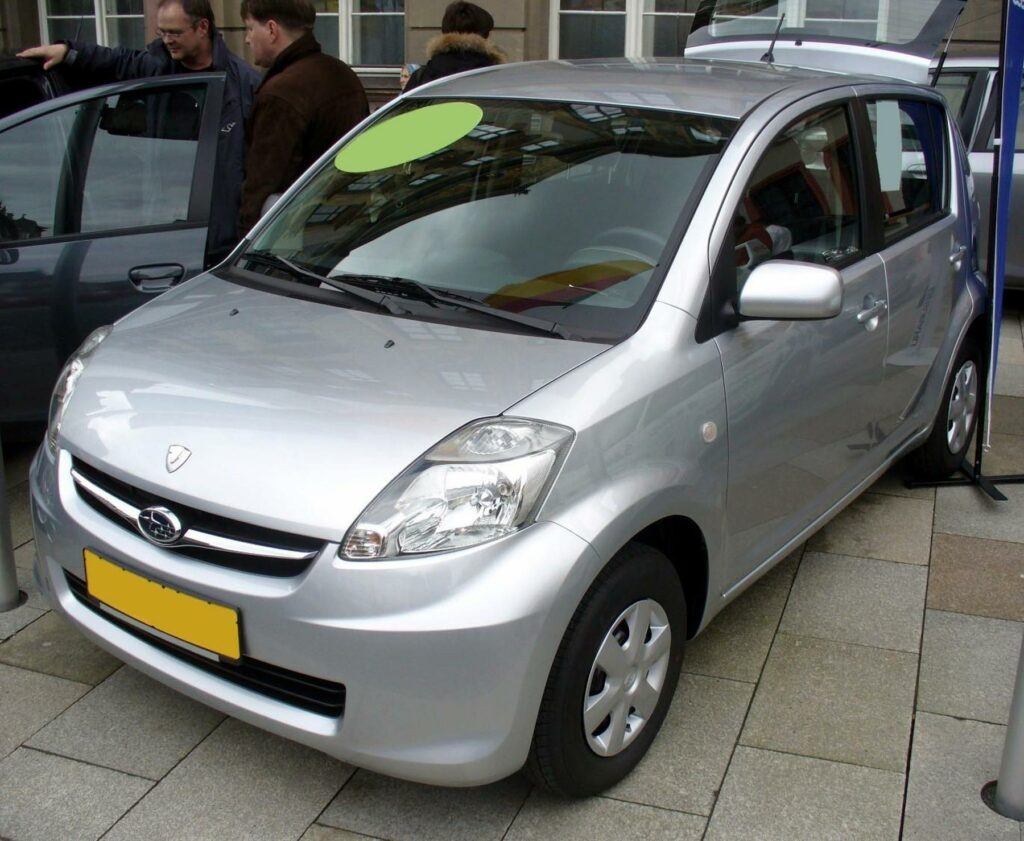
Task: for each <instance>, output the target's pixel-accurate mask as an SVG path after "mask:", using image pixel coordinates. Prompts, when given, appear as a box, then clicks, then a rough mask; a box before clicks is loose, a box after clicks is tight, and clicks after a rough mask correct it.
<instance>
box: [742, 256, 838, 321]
mask: <svg viewBox="0 0 1024 841" xmlns="http://www.w3.org/2000/svg"><path fill="white" fill-rule="evenodd" d="M842 309H843V278H842V275H840V274H839V272H837V271H836V270H835V269H832V268H829V267H828V266H819V265H815V264H814V263H798V262H796V261H793V260H770V261H769V262H767V263H762V264H761V265H760V266H758V267H757V268H756V269H754V270H753V271H752V272H751V273H750V277H748V278H747V281H746V283H744V284H743V291H742V292H740V305H739V310H740V315H742V316H743V317H744V318H771V319H775V320H779V321H791V320H792V321H797V320H805V319H819V318H834V317H835V316H837V315H839V313H840V312H841V311H842Z"/></svg>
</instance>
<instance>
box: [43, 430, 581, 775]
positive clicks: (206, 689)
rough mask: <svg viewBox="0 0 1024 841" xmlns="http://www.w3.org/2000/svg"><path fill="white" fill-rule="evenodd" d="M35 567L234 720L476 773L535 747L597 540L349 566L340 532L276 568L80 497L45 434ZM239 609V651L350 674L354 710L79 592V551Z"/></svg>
mask: <svg viewBox="0 0 1024 841" xmlns="http://www.w3.org/2000/svg"><path fill="white" fill-rule="evenodd" d="M31 499H32V512H33V527H34V530H35V534H36V547H37V561H36V569H35V574H36V578H37V581H38V584H39V586H40V589H41V590H42V591H43V592H44V593H45V594H46V595H47V596H48V598H49V599H50V601H51V603H52V604H53V605H54V607H55V608H56V609H57V610H59V611H60V612H61V613H63V614H64V615H65V616H66V617H67V618H68V619H69V620H70V621H71V622H72V623H73V624H74V625H76V626H77V627H78V628H79V629H80V630H81V631H82V632H83V633H84V634H85V635H86V636H87V637H89V638H90V639H92V640H93V641H94V642H96V643H97V644H98V645H99V646H101V647H102V648H104V649H106V650H107V651H110V652H111V653H113V654H114V655H116V656H117V657H119V658H120V659H122V660H124V661H125V662H127V663H129V664H131V665H132V666H134V667H135V668H137V669H139V670H140V671H142V672H144V673H146V674H148V675H150V676H152V677H154V678H156V679H157V680H159V681H161V682H163V683H165V684H167V685H169V686H171V687H173V688H175V689H177V690H179V691H181V692H183V693H184V694H186V695H189V696H191V697H193V698H196V699H198V700H199V701H202V702H203V703H206V704H209V705H210V706H212V707H216V708H217V709H220V710H222V711H224V712H226V713H228V714H230V715H232V716H235V717H236V718H239V719H241V720H243V721H247V722H249V723H251V724H254V725H256V726H258V727H262V728H264V729H266V730H269V731H271V732H273V733H277V734H279V735H281V736H284V737H286V738H289V739H292V740H294V741H297V742H301V743H303V744H306V745H309V746H311V747H314V748H317V749H319V750H322V751H324V752H325V753H328V754H330V755H332V756H335V757H337V758H339V759H342V760H345V761H347V762H351V763H352V764H355V765H358V766H361V767H365V768H369V769H371V770H374V771H379V772H381V773H385V774H389V775H392V776H396V777H403V778H406V779H411V780H416V781H419V782H426V783H432V784H438V785H478V784H483V783H488V782H492V781H494V780H497V779H501V778H503V777H505V776H507V775H509V774H511V773H513V772H515V771H516V770H518V769H519V768H520V767H521V766H522V764H523V762H524V761H525V759H526V756H527V753H528V750H529V746H530V741H531V738H532V735H533V727H534V722H535V720H536V715H537V709H538V707H539V704H540V698H541V695H542V693H543V691H544V686H545V683H546V681H547V676H548V672H549V670H550V666H551V662H552V660H553V659H554V655H555V652H556V650H557V648H558V645H559V642H560V641H561V637H562V635H563V633H564V631H565V628H566V627H567V625H568V623H569V620H570V619H571V617H572V614H573V612H574V611H575V609H576V606H577V604H578V603H579V600H580V599H581V598H582V596H583V593H584V592H585V591H586V588H587V587H588V586H589V584H590V582H591V580H592V579H593V576H594V575H595V574H596V572H597V570H598V568H599V563H598V558H597V556H596V554H595V553H594V550H593V549H592V548H591V547H590V545H589V544H588V543H586V542H585V541H583V540H582V539H581V538H579V537H577V536H576V535H574V534H572V533H571V532H569V531H567V530H566V529H564V528H562V527H561V526H558V525H556V524H554V523H537V524H535V525H533V526H531V527H529V528H527V529H525V530H523V531H522V532H519V533H518V534H515V535H513V536H511V537H508V538H505V539H502V540H498V541H494V542H492V543H488V544H485V545H482V546H478V547H474V548H471V549H465V550H461V551H458V552H451V553H443V554H438V555H432V556H429V557H423V558H419V559H408V560H402V561H387V562H362V563H354V562H346V561H342V560H340V559H339V558H338V557H337V555H336V550H337V544H328V545H327V546H326V547H325V549H324V550H323V552H322V553H321V554H320V555H319V556H318V557H317V559H316V560H315V561H314V562H313V563H312V564H311V565H310V567H309V568H308V569H307V570H306V571H305V572H304V573H302V574H301V575H299V576H295V577H291V578H273V577H269V576H260V575H254V574H250V573H244V572H239V571H236V570H232V569H228V568H224V567H220V566H217V565H214V564H209V563H203V562H201V561H197V560H193V559H190V558H185V557H183V556H181V555H176V554H175V553H174V551H173V550H168V549H164V548H161V547H158V546H155V545H153V544H151V543H149V542H148V541H147V540H145V539H144V538H142V537H141V536H140V535H137V534H134V533H132V532H131V531H128V530H126V529H125V528H122V527H119V526H118V525H116V524H114V523H112V522H110V521H109V520H107V519H106V518H104V517H103V516H102V515H100V514H99V513H97V512H96V511H95V510H93V509H92V508H91V507H89V506H88V505H87V504H86V503H85V502H84V501H83V500H82V499H81V498H80V497H79V496H78V493H77V491H76V489H75V486H74V482H73V480H72V479H71V456H70V454H69V453H68V452H67V451H64V450H62V451H60V452H59V453H58V456H57V458H56V459H54V458H52V457H51V456H50V454H49V453H48V452H47V451H46V449H45V444H44V446H43V447H42V448H41V449H40V451H39V453H37V455H36V458H35V461H34V462H33V465H32V472H31ZM86 548H89V549H92V550H93V551H95V552H97V553H99V554H100V555H102V556H103V557H105V558H107V559H109V560H111V561H113V562H115V563H117V564H120V565H122V566H124V567H126V568H128V569H131V570H133V571H135V572H137V573H139V574H141V575H143V576H145V577H147V578H150V579H153V580H156V581H159V582H161V583H164V584H167V585H169V586H171V587H174V588H176V589H180V590H182V591H185V592H188V593H192V594H194V595H198V596H201V597H204V598H207V599H209V600H211V601H216V602H221V603H224V604H228V605H231V606H234V607H236V608H237V609H238V610H239V612H240V617H241V620H240V625H241V628H242V651H243V656H245V657H249V658H253V659H254V660H258V661H261V662H263V663H266V664H272V665H273V666H277V667H280V668H283V669H288V670H290V671H292V672H297V673H300V674H302V675H308V676H312V677H315V678H319V679H321V680H327V681H335V682H338V683H341V684H344V687H345V690H344V691H345V701H344V712H343V714H342V715H341V716H340V717H332V716H329V715H322V714H317V713H315V712H311V711H309V710H306V709H301V708H299V707H296V706H294V705H292V704H289V703H286V702H284V701H282V700H278V699H276V698H273V697H269V696H268V695H267V694H264V693H262V692H259V691H254V690H252V689H249V688H246V687H243V686H240V685H238V684H237V683H234V682H231V681H229V680H225V679H224V678H222V677H220V676H218V675H216V674H212V673H211V672H210V671H209V670H205V669H203V668H200V667H197V666H196V665H193V664H191V663H190V662H189V661H188V660H186V659H183V657H181V656H178V655H177V654H176V653H174V649H173V647H168V646H166V645H164V646H160V645H158V644H154V643H153V642H151V641H150V640H149V639H147V638H146V637H145V636H144V635H141V634H139V633H138V632H135V633H133V632H132V631H131V630H130V629H126V628H124V627H123V626H121V625H119V624H117V623H115V622H114V621H111V620H110V619H109V618H108V617H107V616H106V615H104V614H103V613H101V612H98V611H97V610H95V609H94V608H92V607H89V606H88V605H87V604H86V603H85V602H84V601H83V600H82V599H81V598H80V596H79V595H76V593H75V591H74V590H73V588H72V586H71V583H70V582H69V578H68V574H70V575H71V576H74V577H77V578H78V579H84V578H85V572H84V560H83V550H84V549H86Z"/></svg>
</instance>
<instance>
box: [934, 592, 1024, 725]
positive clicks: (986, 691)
mask: <svg viewBox="0 0 1024 841" xmlns="http://www.w3.org/2000/svg"><path fill="white" fill-rule="evenodd" d="M1022 632H1024V624H1022V623H1020V622H1008V621H1007V620H1005V619H989V618H987V617H983V616H965V615H963V614H961V613H945V612H943V611H939V610H929V611H927V612H926V614H925V620H924V644H923V645H922V648H921V675H920V678H919V680H918V692H917V708H918V709H919V710H925V711H926V712H931V713H940V714H942V715H951V716H956V717H958V718H971V719H975V720H977V721H988V722H992V723H995V724H1005V723H1006V719H1007V717H1008V715H1009V711H1010V699H1011V698H1012V696H1013V680H1014V676H1015V675H1016V674H1017V662H1018V659H1019V657H1020V648H1021V638H1022Z"/></svg>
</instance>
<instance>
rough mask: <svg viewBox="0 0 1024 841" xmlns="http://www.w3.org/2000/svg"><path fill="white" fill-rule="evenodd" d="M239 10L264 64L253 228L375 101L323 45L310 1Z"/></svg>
mask: <svg viewBox="0 0 1024 841" xmlns="http://www.w3.org/2000/svg"><path fill="white" fill-rule="evenodd" d="M242 17H243V18H244V20H245V30H246V35H245V40H246V43H247V44H249V46H250V47H252V53H253V61H255V62H256V64H257V65H259V66H260V67H266V68H267V73H266V75H265V76H264V77H263V83H262V84H261V85H260V87H259V90H258V91H256V105H255V107H254V108H253V110H252V117H251V118H250V120H249V123H248V124H247V126H246V152H245V184H244V185H243V186H242V211H241V226H242V228H243V229H248V228H250V227H252V225H253V224H254V223H255V222H256V220H257V219H259V218H260V215H261V213H262V211H263V205H264V203H265V202H266V200H267V198H268V197H269V196H271V195H273V194H275V193H282V192H284V191H285V190H287V189H288V187H289V186H290V185H291V183H292V182H293V181H294V180H295V179H296V178H298V177H299V176H300V175H301V174H302V173H303V172H305V170H307V169H308V168H309V167H310V165H311V164H312V163H313V162H314V161H315V160H316V159H317V158H319V157H320V156H321V155H322V154H323V153H324V152H326V151H327V150H328V149H329V148H330V147H331V146H332V145H333V144H334V143H335V141H337V140H338V138H340V137H341V136H342V135H343V134H345V133H346V132H348V130H349V129H351V128H352V127H353V126H354V125H356V123H358V122H359V121H360V120H362V119H363V118H364V117H366V116H368V115H369V113H370V106H369V104H368V103H367V101H366V92H365V91H364V90H363V85H362V83H361V82H360V81H359V77H358V76H356V74H355V73H354V72H353V71H352V68H351V67H349V66H348V65H347V64H345V63H344V62H342V61H339V60H338V59H336V58H333V57H332V56H329V55H325V54H324V53H323V52H322V51H321V50H320V45H319V44H318V43H317V42H316V39H315V38H314V37H313V23H314V22H315V21H316V10H315V9H314V8H313V5H312V3H311V2H310V0H242Z"/></svg>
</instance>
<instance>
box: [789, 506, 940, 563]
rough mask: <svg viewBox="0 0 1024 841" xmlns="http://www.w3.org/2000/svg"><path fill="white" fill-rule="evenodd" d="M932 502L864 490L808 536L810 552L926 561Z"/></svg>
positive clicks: (930, 534) (889, 559) (888, 559)
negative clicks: (816, 531) (842, 509)
mask: <svg viewBox="0 0 1024 841" xmlns="http://www.w3.org/2000/svg"><path fill="white" fill-rule="evenodd" d="M931 536H932V503H931V502H930V501H928V500H925V499H907V498H900V497H893V496H886V495H883V494H874V493H866V494H864V495H863V496H861V497H860V498H859V499H857V500H856V501H855V502H853V503H852V504H851V505H850V506H849V507H848V508H847V509H846V510H845V511H843V512H842V513H841V514H840V515H839V516H838V517H836V518H835V519H834V520H833V521H832V522H831V523H829V524H828V525H827V526H825V528H823V529H822V530H821V531H820V532H818V533H817V534H816V535H814V537H812V538H811V539H810V542H809V543H808V544H807V548H808V550H809V551H812V552H827V553H830V554H832V555H854V556H856V557H858V558H875V559H877V560H880V561H898V562H900V563H904V564H927V563H928V552H929V549H930V547H931Z"/></svg>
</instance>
